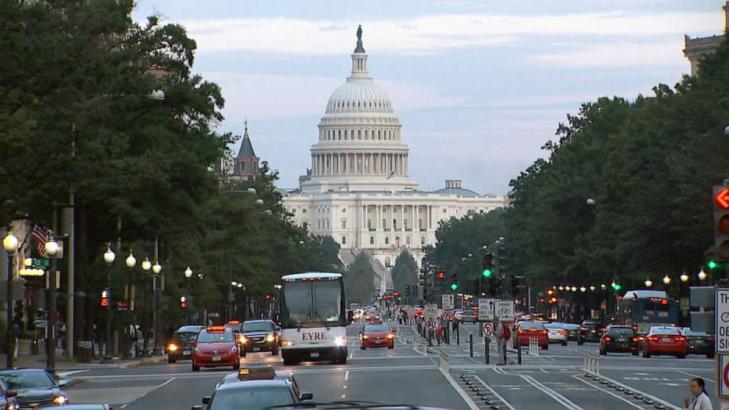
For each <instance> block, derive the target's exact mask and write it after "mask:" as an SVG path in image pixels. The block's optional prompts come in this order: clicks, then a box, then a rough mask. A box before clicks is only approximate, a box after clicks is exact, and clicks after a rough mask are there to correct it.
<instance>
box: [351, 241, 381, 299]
mask: <svg viewBox="0 0 729 410" xmlns="http://www.w3.org/2000/svg"><path fill="white" fill-rule="evenodd" d="M374 281H375V270H374V269H373V268H372V257H371V256H369V255H368V254H366V253H364V252H360V253H359V254H358V255H357V256H356V257H355V258H354V262H352V265H350V266H349V269H348V270H347V272H346V273H345V274H344V290H345V293H346V295H347V302H348V303H350V302H356V303H360V304H363V305H364V304H369V303H370V302H372V293H373V291H374Z"/></svg>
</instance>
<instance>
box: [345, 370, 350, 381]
mask: <svg viewBox="0 0 729 410" xmlns="http://www.w3.org/2000/svg"><path fill="white" fill-rule="evenodd" d="M347 380H349V370H347V371H346V372H345V373H344V381H345V382H346V381H347Z"/></svg>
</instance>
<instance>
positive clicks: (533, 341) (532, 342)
mask: <svg viewBox="0 0 729 410" xmlns="http://www.w3.org/2000/svg"><path fill="white" fill-rule="evenodd" d="M529 354H530V355H532V356H539V339H537V338H536V337H530V338H529Z"/></svg>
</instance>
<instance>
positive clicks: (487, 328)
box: [483, 322, 494, 337]
mask: <svg viewBox="0 0 729 410" xmlns="http://www.w3.org/2000/svg"><path fill="white" fill-rule="evenodd" d="M493 334H494V325H493V324H492V323H491V322H486V323H484V324H483V336H484V337H491V336H492V335H493Z"/></svg>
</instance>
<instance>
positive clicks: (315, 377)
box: [68, 324, 718, 410]
mask: <svg viewBox="0 0 729 410" xmlns="http://www.w3.org/2000/svg"><path fill="white" fill-rule="evenodd" d="M357 330H358V327H357V326H354V325H352V326H350V329H349V330H348V333H349V352H350V357H349V359H348V362H347V364H346V365H332V364H327V363H305V364H303V365H301V366H293V367H291V366H288V367H284V366H283V364H282V362H281V359H280V357H274V356H271V355H270V354H267V353H260V354H249V355H248V357H246V358H245V359H243V360H242V361H241V365H242V366H245V365H255V364H259V365H260V364H263V363H265V364H273V365H274V366H275V367H276V368H277V369H279V370H286V371H291V372H292V373H293V374H294V376H295V377H296V379H297V381H298V383H299V385H300V387H301V389H302V390H303V391H308V392H311V393H313V394H314V399H315V401H335V400H370V401H377V402H380V403H390V404H392V403H400V404H402V403H407V404H412V405H417V406H429V407H440V408H446V409H469V408H471V409H475V408H492V407H490V406H491V405H492V404H495V405H498V406H499V407H498V408H508V409H519V410H521V409H539V410H547V409H564V408H567V409H634V408H635V409H649V408H650V409H654V408H661V406H665V408H680V407H681V404H682V402H683V398H684V397H686V396H687V395H688V387H687V386H688V380H689V379H690V378H691V377H695V376H700V377H703V378H704V379H705V380H706V381H707V391H709V393H710V395H711V396H712V399H714V400H715V385H714V382H715V380H716V376H715V374H714V361H713V360H709V359H705V358H703V357H700V356H689V357H687V358H686V359H675V358H670V357H651V358H649V359H645V358H642V357H634V356H631V355H630V354H614V355H613V354H611V355H608V356H599V357H598V360H599V373H600V375H601V378H600V379H598V380H596V379H594V378H593V377H585V372H584V371H583V370H582V369H583V366H584V360H585V359H584V358H585V356H586V355H588V354H592V355H596V353H597V345H596V344H590V343H586V344H585V345H583V346H578V345H577V344H576V343H574V342H570V343H569V344H568V345H567V346H559V345H556V344H553V345H550V348H549V350H546V351H540V352H539V355H529V354H527V353H526V351H525V352H524V354H523V355H522V364H521V365H519V364H516V355H515V354H514V353H509V362H510V364H509V365H507V366H494V365H493V364H490V365H486V364H485V358H484V350H485V349H484V347H485V346H484V344H483V342H482V339H481V338H480V337H478V336H476V333H477V328H476V327H475V326H473V325H470V324H468V325H462V326H461V335H460V336H461V337H460V339H461V344H460V345H456V344H455V343H452V344H449V345H445V344H444V345H442V346H437V345H436V346H433V347H431V348H427V349H424V346H422V345H421V344H419V343H418V341H419V339H418V338H416V337H415V335H414V332H413V331H412V329H411V328H409V327H406V328H402V329H400V331H399V333H398V338H399V340H398V344H397V346H396V348H395V349H394V350H387V349H368V350H365V351H362V350H359V348H358V345H357V338H356V334H357ZM469 332H471V333H473V334H474V336H475V337H474V357H471V356H470V354H469V345H468V343H467V341H468V334H469ZM494 356H495V349H494V346H491V357H492V358H493V357H494ZM492 363H493V362H492ZM231 371H232V370H230V369H225V370H222V369H221V370H203V371H201V372H196V373H193V372H192V371H191V368H190V363H189V362H178V363H176V364H174V365H167V364H165V365H159V366H146V367H139V368H134V369H94V370H85V371H80V372H75V373H71V374H69V375H68V377H69V378H70V379H75V381H76V382H77V383H75V384H74V385H73V386H72V387H70V388H69V389H68V393H69V395H70V398H71V401H72V402H75V403H99V402H103V403H109V404H112V405H113V406H114V408H125V409H135V410H136V409H154V410H158V409H173V408H174V409H184V408H190V407H191V406H192V405H194V404H199V403H200V399H201V398H202V397H203V396H205V395H209V394H210V393H211V392H212V390H213V389H214V387H215V384H216V383H217V382H218V381H219V380H220V379H221V378H222V377H223V376H224V375H226V374H228V373H230V372H231ZM621 388H622V389H623V390H626V389H627V390H628V391H630V392H631V393H632V394H630V395H628V394H626V393H625V392H624V391H620V390H619V389H621ZM636 395H637V396H636ZM715 405H717V403H716V402H715ZM717 408H718V407H717Z"/></svg>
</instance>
